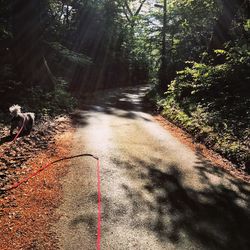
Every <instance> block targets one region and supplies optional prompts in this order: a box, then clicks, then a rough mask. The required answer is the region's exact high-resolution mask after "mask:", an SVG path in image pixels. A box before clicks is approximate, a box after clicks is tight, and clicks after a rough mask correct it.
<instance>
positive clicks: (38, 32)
mask: <svg viewBox="0 0 250 250" xmlns="http://www.w3.org/2000/svg"><path fill="white" fill-rule="evenodd" d="M47 7H48V1H47V0H13V2H12V16H13V18H12V20H13V24H12V25H13V42H12V50H13V54H14V64H15V67H16V70H17V73H18V75H19V76H20V78H21V80H22V81H23V82H24V83H25V84H27V85H37V84H39V85H41V86H42V87H44V88H49V89H51V88H53V87H54V79H53V75H52V73H51V71H50V69H49V66H48V63H47V60H46V57H45V50H44V46H43V32H44V29H45V24H46V21H47V20H46V13H47V10H48V9H47Z"/></svg>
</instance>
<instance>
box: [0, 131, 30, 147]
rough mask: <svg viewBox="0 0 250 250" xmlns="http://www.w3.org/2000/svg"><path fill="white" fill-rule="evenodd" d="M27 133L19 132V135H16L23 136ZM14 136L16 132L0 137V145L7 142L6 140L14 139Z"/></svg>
mask: <svg viewBox="0 0 250 250" xmlns="http://www.w3.org/2000/svg"><path fill="white" fill-rule="evenodd" d="M26 135H28V133H26V132H21V133H20V135H19V136H18V138H20V137H24V136H26ZM15 137H16V134H13V135H7V136H4V137H2V138H0V146H1V145H3V144H5V143H7V142H11V141H13V140H14V138H15Z"/></svg>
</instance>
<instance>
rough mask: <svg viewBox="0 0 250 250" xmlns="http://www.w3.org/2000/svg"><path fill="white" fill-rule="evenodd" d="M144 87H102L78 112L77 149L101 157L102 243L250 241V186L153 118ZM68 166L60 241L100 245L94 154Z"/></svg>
mask: <svg viewBox="0 0 250 250" xmlns="http://www.w3.org/2000/svg"><path fill="white" fill-rule="evenodd" d="M146 91H147V87H145V86H139V87H131V88H123V89H117V90H110V91H106V92H100V93H99V94H96V95H93V96H91V97H89V98H87V99H84V100H83V103H82V105H81V109H80V110H78V111H76V112H75V114H74V115H73V120H74V122H75V124H76V127H77V129H76V132H75V135H74V147H73V148H72V154H79V153H91V154H94V155H97V156H98V157H100V160H101V192H102V234H101V249H103V250H106V249H107V250H112V249H115V250H125V249H126V250H127V249H136V250H147V249H150V250H151V249H152V250H159V249H162V250H163V249H164V250H166V249H181V250H183V249H226V250H229V249H237V250H239V249H241V250H243V249H250V237H249V232H250V209H249V208H250V206H249V205H250V186H249V185H248V184H246V183H244V182H242V181H240V180H238V179H235V178H233V177H232V176H230V175H229V174H227V173H225V172H224V171H223V170H221V169H220V168H217V167H214V166H213V165H212V163H211V162H209V161H208V160H206V159H205V158H204V157H203V156H202V155H201V154H200V152H199V151H198V150H197V151H196V152H194V151H192V150H191V149H189V148H188V147H187V146H185V145H183V144H182V143H181V142H180V141H178V139H177V138H175V137H173V136H172V135H171V134H170V133H169V132H168V131H167V130H166V129H164V128H162V127H161V126H160V125H159V124H158V123H157V122H155V121H154V118H153V117H152V116H151V115H150V114H149V113H147V112H146V111H145V108H144V107H143V105H142V102H141V100H142V97H143V96H144V94H145V92H146ZM69 167H70V171H69V173H68V174H67V176H65V177H64V179H63V180H62V182H61V183H62V187H63V192H64V196H63V199H62V204H61V205H60V207H59V208H58V210H57V213H58V215H60V219H59V221H58V222H56V223H55V224H54V226H53V230H54V231H55V232H56V234H57V235H58V239H59V244H60V248H61V249H67V250H81V249H82V250H90V249H91V250H92V249H96V239H97V234H96V233H97V174H96V161H95V160H94V159H91V158H79V159H74V160H72V161H71V162H70V164H69Z"/></svg>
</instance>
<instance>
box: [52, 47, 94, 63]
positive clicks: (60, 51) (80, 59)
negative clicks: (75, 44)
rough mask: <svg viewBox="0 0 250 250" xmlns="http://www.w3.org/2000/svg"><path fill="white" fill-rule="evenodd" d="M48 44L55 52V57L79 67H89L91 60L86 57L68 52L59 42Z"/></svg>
mask: <svg viewBox="0 0 250 250" xmlns="http://www.w3.org/2000/svg"><path fill="white" fill-rule="evenodd" d="M48 44H49V46H50V47H51V48H52V49H53V50H54V51H55V52H56V56H59V57H62V58H64V59H66V60H67V61H68V62H70V63H74V64H78V65H81V66H86V65H90V64H91V63H92V60H91V58H89V57H88V56H86V55H84V54H82V53H76V52H74V51H72V50H69V49H68V48H66V47H65V46H63V45H62V44H60V43H59V42H51V43H48Z"/></svg>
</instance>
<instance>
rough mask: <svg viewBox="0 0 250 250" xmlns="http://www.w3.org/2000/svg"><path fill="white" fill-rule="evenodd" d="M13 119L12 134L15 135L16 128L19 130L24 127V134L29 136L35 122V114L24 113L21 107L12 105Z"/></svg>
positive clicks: (10, 109)
mask: <svg viewBox="0 0 250 250" xmlns="http://www.w3.org/2000/svg"><path fill="white" fill-rule="evenodd" d="M9 111H10V115H11V116H12V119H11V128H10V134H11V135H13V131H14V129H15V128H18V129H19V130H20V129H21V128H22V127H23V130H22V132H24V133H25V134H29V133H30V131H31V129H32V127H33V125H34V121H35V114H34V113H22V112H21V107H20V106H19V105H12V106H11V107H10V108H9Z"/></svg>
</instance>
